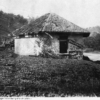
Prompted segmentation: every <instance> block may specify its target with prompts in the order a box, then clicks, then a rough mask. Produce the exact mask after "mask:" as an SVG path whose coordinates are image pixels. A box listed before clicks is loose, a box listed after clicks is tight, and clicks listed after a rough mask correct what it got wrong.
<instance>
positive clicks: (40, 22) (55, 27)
mask: <svg viewBox="0 0 100 100" xmlns="http://www.w3.org/2000/svg"><path fill="white" fill-rule="evenodd" d="M40 31H48V32H83V33H87V32H88V31H87V30H85V29H83V28H81V27H79V26H77V25H75V24H73V23H71V22H69V21H67V20H66V19H64V18H62V17H60V16H58V15H56V14H51V13H48V14H45V15H43V16H41V17H40V18H37V19H36V20H34V21H32V22H30V23H29V24H27V25H26V26H23V27H22V28H20V29H19V30H18V31H16V32H15V34H16V35H17V34H20V33H23V34H28V33H32V32H34V33H38V32H40Z"/></svg>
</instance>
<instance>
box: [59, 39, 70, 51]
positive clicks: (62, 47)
mask: <svg viewBox="0 0 100 100" xmlns="http://www.w3.org/2000/svg"><path fill="white" fill-rule="evenodd" d="M67 49H68V41H67V40H60V53H67Z"/></svg>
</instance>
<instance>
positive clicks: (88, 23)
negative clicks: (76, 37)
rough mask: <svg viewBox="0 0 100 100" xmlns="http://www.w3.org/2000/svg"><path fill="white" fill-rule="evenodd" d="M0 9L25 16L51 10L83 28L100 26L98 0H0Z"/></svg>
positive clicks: (33, 15)
mask: <svg viewBox="0 0 100 100" xmlns="http://www.w3.org/2000/svg"><path fill="white" fill-rule="evenodd" d="M0 10H3V11H4V12H7V13H14V14H20V15H23V16H24V17H25V18H29V17H37V16H38V17H39V16H41V15H43V14H45V13H49V12H51V13H56V14H58V15H60V16H62V17H64V18H65V19H67V20H69V21H71V22H73V23H75V24H77V25H79V26H81V27H84V28H86V27H92V26H97V25H98V26H100V0H0Z"/></svg>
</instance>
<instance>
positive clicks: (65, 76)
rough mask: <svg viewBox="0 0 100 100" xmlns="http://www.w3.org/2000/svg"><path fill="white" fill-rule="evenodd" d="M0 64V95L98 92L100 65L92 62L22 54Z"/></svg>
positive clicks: (96, 93) (59, 94)
mask: <svg viewBox="0 0 100 100" xmlns="http://www.w3.org/2000/svg"><path fill="white" fill-rule="evenodd" d="M0 65H1V66H0V94H1V95H6V96H7V95H30V96H69V95H70V96H75V95H83V96H95V95H96V96H100V65H99V64H95V63H93V62H88V61H82V60H70V59H69V60H68V59H65V58H64V59H53V58H42V57H25V56H24V57H17V58H15V59H13V58H6V59H5V58H4V59H2V60H1V61H0Z"/></svg>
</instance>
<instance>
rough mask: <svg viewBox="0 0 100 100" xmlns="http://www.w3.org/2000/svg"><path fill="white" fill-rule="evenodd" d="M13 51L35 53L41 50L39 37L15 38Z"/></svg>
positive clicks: (21, 53)
mask: <svg viewBox="0 0 100 100" xmlns="http://www.w3.org/2000/svg"><path fill="white" fill-rule="evenodd" d="M14 45H15V53H16V54H19V55H36V56H38V55H39V54H40V53H41V52H42V42H40V40H39V38H20V39H15V44H14Z"/></svg>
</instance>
